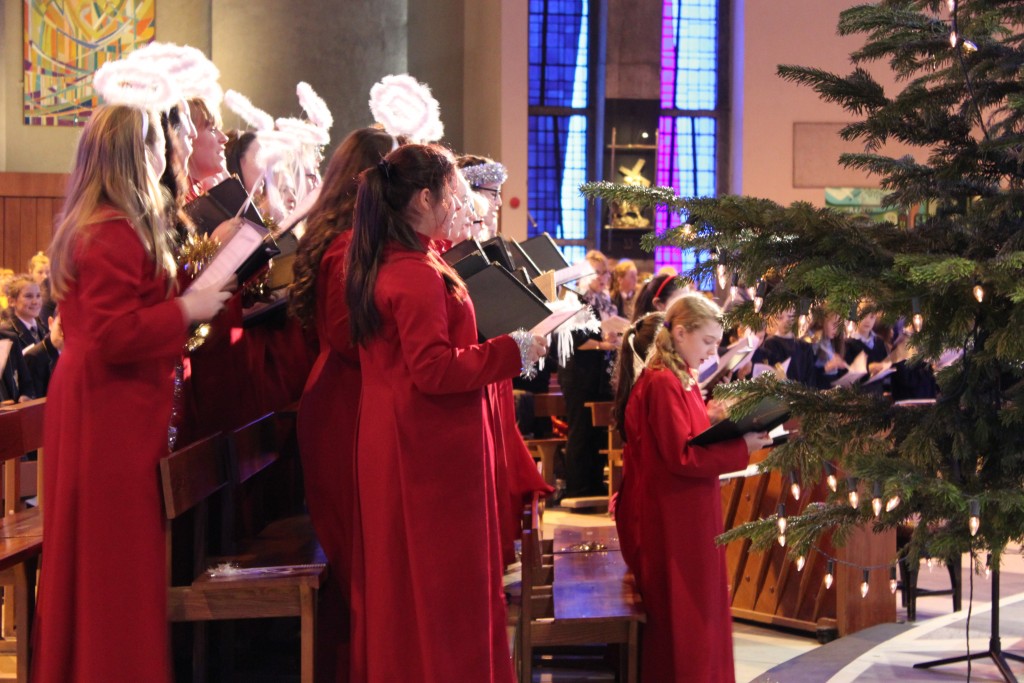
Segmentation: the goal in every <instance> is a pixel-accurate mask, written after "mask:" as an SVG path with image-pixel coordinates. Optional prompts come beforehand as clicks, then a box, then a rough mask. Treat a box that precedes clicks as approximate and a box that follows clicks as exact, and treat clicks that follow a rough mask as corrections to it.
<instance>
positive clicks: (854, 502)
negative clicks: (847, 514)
mask: <svg viewBox="0 0 1024 683" xmlns="http://www.w3.org/2000/svg"><path fill="white" fill-rule="evenodd" d="M847 498H849V500H850V507H852V508H856V507H857V506H858V505H860V498H859V497H858V496H857V492H856V491H850V494H849V495H848V496H847Z"/></svg>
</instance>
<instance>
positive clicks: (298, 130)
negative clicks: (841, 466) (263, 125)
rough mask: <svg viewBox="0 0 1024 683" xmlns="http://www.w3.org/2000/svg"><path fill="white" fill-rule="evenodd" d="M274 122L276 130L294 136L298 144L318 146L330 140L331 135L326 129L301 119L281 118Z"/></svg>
mask: <svg viewBox="0 0 1024 683" xmlns="http://www.w3.org/2000/svg"><path fill="white" fill-rule="evenodd" d="M274 123H275V128H277V130H279V131H281V132H282V133H288V134H289V135H292V136H294V137H295V141H296V142H297V143H298V144H300V145H313V146H319V145H326V144H327V143H329V142H330V141H331V136H330V134H329V133H328V132H327V131H326V130H324V129H323V128H321V127H320V126H316V125H313V124H312V123H309V122H308V121H303V120H302V119H295V118H281V119H277V120H276V121H275V122H274Z"/></svg>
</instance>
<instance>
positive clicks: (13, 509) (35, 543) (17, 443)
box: [0, 399, 46, 682]
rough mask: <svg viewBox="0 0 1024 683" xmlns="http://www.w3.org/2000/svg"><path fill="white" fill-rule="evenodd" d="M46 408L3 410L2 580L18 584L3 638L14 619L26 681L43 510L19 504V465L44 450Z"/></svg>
mask: <svg viewBox="0 0 1024 683" xmlns="http://www.w3.org/2000/svg"><path fill="white" fill-rule="evenodd" d="M45 406H46V399H37V400H34V401H29V402H26V403H20V404H17V405H15V406H11V407H10V408H7V409H5V410H3V411H0V460H3V462H4V511H3V513H4V514H3V517H2V518H0V584H2V585H5V586H13V587H14V599H13V601H12V600H5V601H4V608H3V617H4V637H5V638H9V637H10V636H11V635H12V633H11V629H10V625H11V624H12V623H13V625H14V629H13V635H14V636H15V638H16V644H15V654H16V656H17V680H18V681H19V682H21V681H28V673H29V666H30V662H31V641H32V638H31V632H32V619H33V617H34V612H35V582H36V571H37V569H38V566H39V558H40V556H41V554H42V550H43V517H42V513H41V510H40V508H38V507H37V508H31V509H27V510H26V509H24V505H23V504H22V503H21V498H20V495H19V492H20V487H19V482H20V476H19V463H20V460H21V457H22V456H23V455H25V454H26V453H31V452H32V451H40V452H41V450H42V445H43V412H44V410H45ZM39 473H40V475H41V473H42V470H41V469H40V470H39ZM7 595H8V596H9V595H10V594H9V593H7Z"/></svg>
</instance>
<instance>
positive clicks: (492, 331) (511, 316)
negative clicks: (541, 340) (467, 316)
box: [466, 263, 553, 339]
mask: <svg viewBox="0 0 1024 683" xmlns="http://www.w3.org/2000/svg"><path fill="white" fill-rule="evenodd" d="M466 289H468V290H469V298H470V299H472V301H473V308H474V309H475V310H476V327H477V331H478V332H479V333H480V336H481V337H482V338H484V339H493V338H494V337H498V336H501V335H503V334H508V333H509V332H512V331H513V330H517V329H519V328H523V329H525V330H532V329H534V328H536V327H538V326H539V325H540V324H541V323H542V322H544V321H545V320H546V319H547V318H548V317H550V316H551V315H553V314H552V313H551V310H550V309H549V308H548V307H547V306H546V305H545V304H544V302H543V301H542V300H541V299H540V298H538V297H537V296H536V295H535V294H533V293H532V292H531V291H530V290H529V289H527V288H526V286H525V285H523V283H521V282H520V281H519V280H517V279H516V277H515V276H514V275H512V274H511V273H509V272H508V271H507V270H505V269H504V268H502V267H501V266H500V265H498V264H496V263H492V264H490V265H488V266H487V267H486V268H484V269H483V270H481V271H480V272H478V273H476V274H474V275H471V276H470V277H468V278H466Z"/></svg>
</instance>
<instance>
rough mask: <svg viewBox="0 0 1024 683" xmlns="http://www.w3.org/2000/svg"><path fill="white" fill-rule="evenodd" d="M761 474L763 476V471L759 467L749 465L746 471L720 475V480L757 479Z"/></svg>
mask: <svg viewBox="0 0 1024 683" xmlns="http://www.w3.org/2000/svg"><path fill="white" fill-rule="evenodd" d="M759 474H761V470H759V469H758V468H757V465H747V469H745V470H738V471H736V472H726V473H725V474H720V475H718V480H719V481H729V480H730V479H740V478H742V477H756V476H757V475H759Z"/></svg>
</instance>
